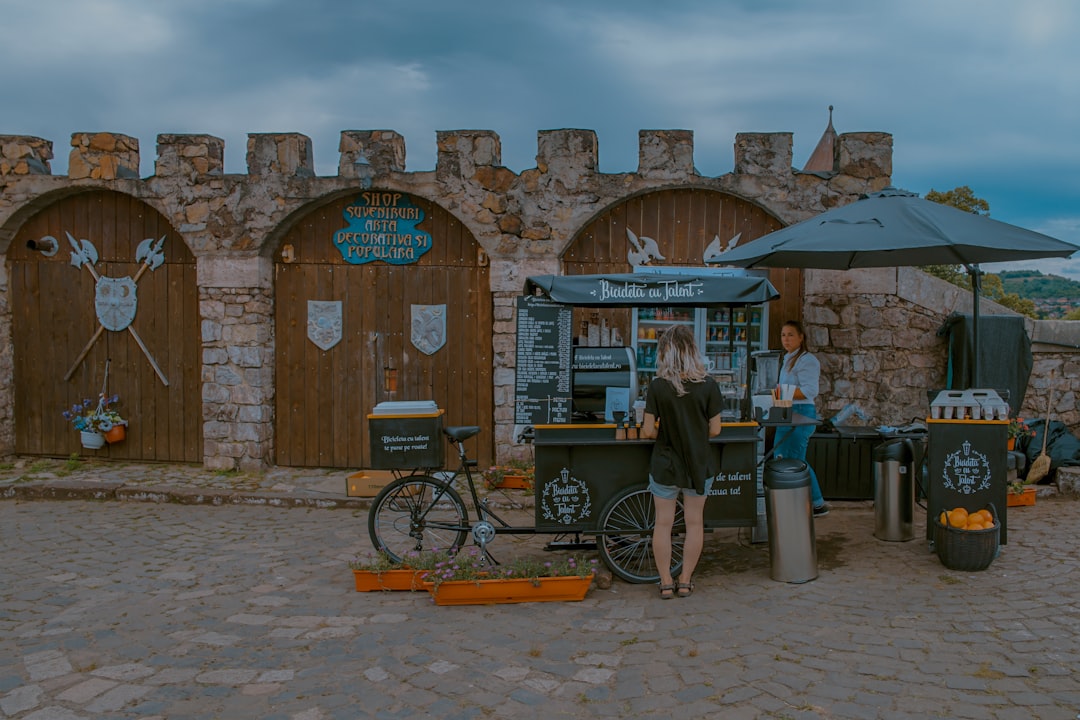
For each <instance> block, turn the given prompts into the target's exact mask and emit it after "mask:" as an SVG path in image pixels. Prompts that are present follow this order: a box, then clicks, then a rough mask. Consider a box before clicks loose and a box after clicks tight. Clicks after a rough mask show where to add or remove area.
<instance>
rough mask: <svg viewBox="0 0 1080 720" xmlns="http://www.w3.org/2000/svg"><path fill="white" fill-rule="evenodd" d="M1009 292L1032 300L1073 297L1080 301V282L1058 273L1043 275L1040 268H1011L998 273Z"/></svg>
mask: <svg viewBox="0 0 1080 720" xmlns="http://www.w3.org/2000/svg"><path fill="white" fill-rule="evenodd" d="M998 274H999V275H1000V276H1001V284H1002V285H1003V286H1004V288H1005V292H1007V293H1016V294H1017V295H1019V296H1020V297H1023V298H1029V299H1031V300H1057V299H1062V298H1067V299H1071V300H1072V301H1073V302H1074V303H1080V282H1076V281H1075V280H1070V279H1068V278H1063V277H1060V276H1058V275H1043V274H1042V273H1041V272H1039V271H1038V270H1009V271H1006V272H1003V273H998Z"/></svg>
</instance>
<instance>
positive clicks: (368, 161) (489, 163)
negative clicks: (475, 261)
mask: <svg viewBox="0 0 1080 720" xmlns="http://www.w3.org/2000/svg"><path fill="white" fill-rule="evenodd" d="M437 147H438V161H437V163H436V174H437V176H438V177H439V178H440V179H447V178H461V179H467V178H470V177H472V176H473V175H474V174H475V172H476V169H477V168H482V167H501V166H502V144H501V140H500V138H499V136H498V134H497V133H495V132H492V131H490V130H444V131H439V132H438V133H437ZM71 148H72V149H71V153H70V155H69V161H68V177H69V178H70V179H73V180H81V179H86V178H90V179H94V180H113V179H117V178H125V179H131V178H137V177H138V176H139V175H138V168H139V163H140V160H141V157H140V153H139V141H138V139H136V138H132V137H130V136H127V135H123V134H120V133H111V132H97V133H89V132H79V133H74V134H73V135H72V136H71ZM338 151H339V153H340V157H339V161H338V175H337V176H338V177H342V178H356V177H358V176H359V175H360V174H363V173H365V172H370V173H371V174H373V175H380V174H386V173H390V172H397V173H401V172H405V154H406V145H405V139H404V138H403V137H402V136H401V135H399V134H398V133H396V132H394V131H393V130H345V131H342V133H341V139H340V143H339V146H338ZM891 153H892V136H891V135H889V134H887V133H880V132H864V133H845V134H842V135H840V136H839V137H838V151H837V166H836V172H837V173H840V174H845V173H846V174H851V175H853V176H855V177H862V178H870V177H875V176H880V175H882V174H884V175H888V174H890V172H891V164H892V156H891ZM224 155H225V141H224V140H222V139H221V138H217V137H214V136H212V135H201V134H163V135H158V137H157V159H156V161H155V164H154V169H155V175H156V176H157V177H177V176H185V175H186V176H190V177H199V176H202V175H219V174H222V173H223V172H224ZM52 158H53V143H52V141H50V140H45V139H43V138H39V137H34V136H30V135H0V176H3V175H52V171H51V167H50V164H49V161H50V160H51V159H52ZM536 158H537V166H536V169H537V170H539V171H540V172H541V173H558V174H568V175H572V176H575V177H578V178H584V177H587V176H589V175H599V174H601V173H600V171H599V141H598V139H597V136H596V133H595V132H593V131H592V130H575V129H563V130H544V131H541V132H539V133H538V134H537V156H536ZM734 159H735V165H734V174H736V175H757V176H782V175H785V174H792V173H797V172H798V171H795V170H793V169H792V168H793V157H792V134H791V133H785V132H779V133H739V134H738V135H736V138H735V145H734ZM362 168H368V169H367V170H363V169H362ZM247 174H248V175H250V176H252V177H264V176H268V175H280V176H283V177H290V178H291V177H314V176H315V172H314V159H313V152H312V143H311V139H310V138H309V137H307V136H306V135H303V134H301V133H251V134H249V135H248V141H247ZM636 174H637V175H640V176H641V177H644V178H651V179H668V180H671V179H680V178H685V177H687V176H692V175H695V174H696V171H695V169H694V134H693V131H690V130H641V131H640V132H639V133H638V168H637V172H636Z"/></svg>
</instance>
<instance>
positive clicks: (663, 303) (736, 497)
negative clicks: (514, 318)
mask: <svg viewBox="0 0 1080 720" xmlns="http://www.w3.org/2000/svg"><path fill="white" fill-rule="evenodd" d="M777 297H779V294H778V293H777V292H776V290H775V288H774V287H773V286H772V285H771V284H770V283H769V281H768V279H766V278H763V277H752V276H745V275H727V276H722V275H713V274H708V273H707V272H706V273H703V274H691V273H686V274H670V273H664V274H646V273H634V274H611V275H571V276H551V275H549V276H541V277H530V278H529V279H528V281H527V282H526V286H525V296H524V297H522V298H521V299H520V302H519V305H518V343H519V345H518V377H517V378H516V388H517V397H516V398H515V407H516V408H517V421H518V422H519V423H523V421H526V422H527V421H532V424H531V427H532V429H533V431H532V436H533V444H534V446H535V453H536V459H535V461H536V482H535V494H536V509H535V520H536V529H537V532H549V533H586V534H593V533H595V535H596V538H597V549H598V551H599V553H600V556H601V558H602V559H603V560H604V562H605V564H607V565H608V566H609V567H610V568H611V569H612V571H613V572H614V573H615V574H616V575H618V576H620V577H622V578H623V579H625V580H627V581H630V582H652V581H655V580H656V578H657V577H658V573H657V571H656V566H655V563H654V561H653V558H652V546H651V528H652V523H653V515H652V513H653V508H652V496H651V494H650V493H649V492H648V489H647V486H648V472H649V460H650V457H651V453H652V445H653V441H652V440H646V439H640V438H637V437H636V429H637V424H638V423H639V422H640V418H637V417H635V416H634V414H633V413H632V412H631V409H630V404H631V403H632V402H633V401H634V400H635V399H636V397H635V394H634V388H635V383H634V377H636V368H633V367H630V368H627V367H626V365H625V363H623V362H622V356H623V353H621V352H620V351H619V349H617V348H611V351H612V352H611V353H610V354H611V356H612V359H613V360H614V359H618V362H612V363H611V364H610V365H608V366H601V367H595V366H596V365H598V364H600V363H593V365H591V366H589V367H585V366H584V365H583V364H580V363H578V364H575V363H574V361H573V358H574V353H573V344H572V340H571V338H570V333H571V331H572V327H571V323H570V315H569V313H568V312H566V308H568V307H571V306H572V307H633V308H637V307H645V306H658V307H677V308H679V307H683V308H685V307H691V308H693V307H700V306H715V305H721V306H727V307H729V308H746V307H747V306H752V305H761V304H764V303H767V302H769V301H770V300H774V299H776V298H777ZM727 317H729V318H731V319H732V320H731V321H732V323H734V319H735V318H736V317H738V316H737V314H736V313H735V312H730V313H728V315H727ZM736 330H737V328H734V327H733V328H732V332H730V333H727V337H728V338H730V343H731V347H732V349H735V343H736V342H737V340H736V339H737V338H742V339H743V341H744V342H745V343H746V354H745V356H746V357H749V356H750V349H751V348H750V341H751V339H750V335H749V334H748V333H739V332H736ZM601 354H602V353H601ZM630 357H631V363H630V364H631V365H633V362H632V360H633V358H634V355H633V354H630ZM523 358H528V360H527V361H525V362H523ZM579 373H584V374H586V375H589V376H592V375H594V374H595V375H600V374H604V373H606V377H604V378H602V379H600V380H597V381H595V382H594V381H593V379H592V378H591V377H590V381H589V382H582V381H580V380H579V379H576V376H577V375H578V374H579ZM605 380H606V381H607V382H608V383H610V387H612V388H613V389H614V390H615V392H613V393H610V394H609V395H608V397H607V398H605V400H606V403H605V408H604V409H605V412H604V413H603V416H602V417H600V416H599V415H600V414H599V413H597V412H595V411H596V410H597V408H596V407H594V406H589V411H588V412H576V410H583V409H584V408H585V407H586V406H585V404H584V403H585V402H589V403H594V402H595V401H596V399H597V398H596V387H597V385H598V384H602V383H603V382H604V381H605ZM627 398H628V399H629V402H626V399H627ZM579 404H580V405H581V406H582V407H580V408H579V407H578V405H579ZM751 413H752V403H751V397H750V393H749V391H746V392H743V393H742V396H741V409H740V412H739V413H738V417H737V419H734V420H732V421H725V422H724V425H723V429H722V430H721V432H720V434H719V435H718V436H717V437H715V438H712V439H711V441H710V450H711V452H712V453H713V454H714V456H715V459H716V461H717V463H716V464H717V466H718V467H720V468H721V470H720V472H719V474H718V475H717V476H716V478H715V480H714V482H713V487H712V490H711V492H710V495H709V498H708V500H707V501H706V506H705V527H706V529H707V530H712V529H716V528H729V527H754V526H755V524H756V523H757V516H758V514H759V513H758V510H759V506H758V487H757V486H758V479H757V465H758V452H757V447H758V423H757V422H755V421H754V420H753V418H752V414H751ZM583 416H587V417H583ZM523 424H524V423H523ZM680 514H681V510H680ZM679 522H680V516H678V515H677V517H676V523H677V524H678V523H679ZM676 545H677V547H676V548H675V558H676V562H677V563H678V562H679V560H680V558H681V544H680V543H676Z"/></svg>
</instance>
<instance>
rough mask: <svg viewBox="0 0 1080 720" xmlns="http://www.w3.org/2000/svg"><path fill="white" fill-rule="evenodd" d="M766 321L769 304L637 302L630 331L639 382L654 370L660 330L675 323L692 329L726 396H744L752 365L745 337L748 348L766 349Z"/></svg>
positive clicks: (645, 384) (645, 380)
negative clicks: (690, 305)
mask: <svg viewBox="0 0 1080 720" xmlns="http://www.w3.org/2000/svg"><path fill="white" fill-rule="evenodd" d="M767 322H768V310H767V308H766V307H765V306H758V307H749V308H729V307H726V306H705V307H700V308H685V307H643V308H637V309H636V310H635V312H634V315H633V323H632V327H631V331H630V334H631V336H632V339H633V346H634V351H635V353H636V355H637V369H638V388H639V389H641V390H642V391H643V390H644V389H645V388H647V387H648V386H649V382H650V381H651V380H652V378H653V376H655V375H656V343H657V339H658V338H659V337H660V334H661V333H662V332H663V331H664V330H665V329H666V328H668V327H670V326H672V325H687V326H689V327H690V328H691V329H692V330H693V331H694V337H695V339H696V340H697V343H698V347H700V348H701V350H702V353H703V355H704V357H703V358H702V359H703V360H704V361H705V366H706V367H707V368H708V369H709V374H710V375H712V376H713V377H714V378H715V379H716V381H717V382H718V383H719V384H720V389H721V392H722V393H723V394H724V395H725V398H728V397H732V398H736V399H737V400H741V398H742V397H743V396H744V395H745V393H746V383H747V372H748V369H749V364H748V358H747V350H748V344H747V338H748V337H749V340H750V342H749V351H750V352H754V351H757V350H763V349H764V348H765V346H764V342H763V338H766V339H767V338H768V331H767V330H768V325H767ZM725 404H726V403H725Z"/></svg>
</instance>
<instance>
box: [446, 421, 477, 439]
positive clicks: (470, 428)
mask: <svg viewBox="0 0 1080 720" xmlns="http://www.w3.org/2000/svg"><path fill="white" fill-rule="evenodd" d="M443 432H444V433H446V437H448V438H450V439H451V440H453V441H454V442H461V441H462V440H468V439H469V438H471V437H472V436H473V435H476V434H477V433H479V432H480V426H479V425H463V426H461V427H448V428H443Z"/></svg>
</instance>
